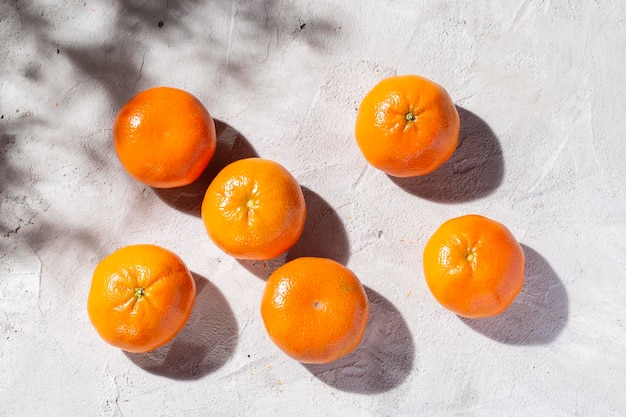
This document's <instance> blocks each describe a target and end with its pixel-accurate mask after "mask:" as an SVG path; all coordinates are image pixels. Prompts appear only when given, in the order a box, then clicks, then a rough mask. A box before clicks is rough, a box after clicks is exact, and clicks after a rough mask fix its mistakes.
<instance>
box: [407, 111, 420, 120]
mask: <svg viewBox="0 0 626 417" xmlns="http://www.w3.org/2000/svg"><path fill="white" fill-rule="evenodd" d="M404 118H405V119H406V121H407V122H413V121H415V119H417V117H415V115H414V114H413V112H412V111H410V112H408V113H407V114H406V115H404Z"/></svg>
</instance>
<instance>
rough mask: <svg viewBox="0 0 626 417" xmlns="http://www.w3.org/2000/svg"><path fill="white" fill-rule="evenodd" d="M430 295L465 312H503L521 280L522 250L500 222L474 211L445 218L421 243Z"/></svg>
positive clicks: (483, 314)
mask: <svg viewBox="0 0 626 417" xmlns="http://www.w3.org/2000/svg"><path fill="white" fill-rule="evenodd" d="M423 260H424V275H425V278H426V283H427V284H428V287H429V289H430V291H431V292H432V294H433V296H434V297H435V299H436V300H437V301H438V302H439V303H440V304H441V305H443V306H444V307H445V308H447V309H448V310H450V311H453V312H454V313H456V314H458V315H459V316H463V317H467V318H478V317H489V316H495V315H497V314H500V313H501V312H503V311H504V310H505V309H506V308H507V307H508V306H509V305H510V304H511V303H512V302H513V299H514V298H515V297H516V296H517V294H518V293H519V292H520V290H521V288H522V284H523V283H524V251H523V249H522V247H521V246H520V244H519V243H518V242H517V240H515V237H513V235H512V234H511V232H510V231H509V230H508V229H507V228H506V227H505V226H504V225H502V224H500V223H498V222H496V221H494V220H491V219H488V218H486V217H483V216H479V215H475V214H472V215H465V216H461V217H457V218H454V219H450V220H448V221H446V222H444V223H443V224H442V225H441V226H440V227H439V228H438V229H437V230H436V231H435V233H434V234H433V235H432V236H431V237H430V239H429V240H428V242H427V243H426V246H425V247H424V259H423Z"/></svg>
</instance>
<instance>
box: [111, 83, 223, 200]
mask: <svg viewBox="0 0 626 417" xmlns="http://www.w3.org/2000/svg"><path fill="white" fill-rule="evenodd" d="M113 141H114V144H115V151H116V152H117V156H118V158H119V160H120V162H121V163H122V166H123V167H124V168H125V169H126V171H127V172H128V173H129V174H130V175H131V176H132V177H133V178H135V179H136V180H137V181H140V182H142V183H144V184H147V185H150V186H152V187H155V188H173V187H180V186H183V185H188V184H191V183H192V182H194V181H195V180H196V179H197V178H198V177H199V176H200V174H202V171H204V169H205V168H206V166H207V165H208V163H209V161H210V160H211V158H212V157H213V154H214V153H215V148H216V146H217V140H216V136H215V124H214V122H213V118H212V117H211V115H210V114H209V112H208V111H207V109H206V108H205V107H204V106H203V105H202V103H201V102H200V101H199V100H198V99H197V98H196V97H194V96H193V95H191V94H190V93H188V92H186V91H183V90H179V89H176V88H171V87H155V88H150V89H148V90H145V91H142V92H140V93H139V94H137V95H136V96H135V97H133V98H131V99H130V100H129V101H128V103H126V104H125V105H124V106H123V107H122V109H121V110H120V111H119V113H118V115H117V117H116V118H115V122H114V123H113Z"/></svg>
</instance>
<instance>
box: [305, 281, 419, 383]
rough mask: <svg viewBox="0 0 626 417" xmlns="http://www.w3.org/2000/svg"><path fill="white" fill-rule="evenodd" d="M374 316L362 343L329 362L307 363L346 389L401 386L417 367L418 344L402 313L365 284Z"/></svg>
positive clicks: (315, 372)
mask: <svg viewBox="0 0 626 417" xmlns="http://www.w3.org/2000/svg"><path fill="white" fill-rule="evenodd" d="M365 292H366V293H367V297H368V299H369V302H370V319H369V322H368V324H367V330H366V331H365V336H364V337H363V340H362V341H361V344H360V345H359V346H358V347H357V348H356V349H355V350H354V351H353V352H352V353H350V354H348V355H346V356H344V357H343V358H340V359H338V360H336V361H334V362H331V363H330V364H326V365H304V366H305V367H306V368H307V369H308V370H309V371H310V372H311V373H312V374H313V375H315V376H316V377H317V378H318V379H319V380H321V381H322V382H324V383H325V384H327V385H329V386H332V387H334V388H337V389H340V390H342V391H349V392H355V393H361V394H375V393H381V392H386V391H389V390H391V389H393V388H395V387H397V386H398V385H400V384H401V383H402V382H403V381H404V380H405V379H406V378H407V376H408V375H409V373H410V372H411V371H412V369H413V362H414V356H415V352H414V351H415V346H414V345H413V338H412V336H411V332H410V330H409V328H408V326H407V324H406V322H405V321H404V318H403V317H402V314H400V312H399V311H398V310H397V309H396V308H395V307H394V306H393V304H391V302H390V301H389V300H387V299H386V298H385V297H383V296H382V295H380V294H378V293H377V292H376V291H374V290H372V289H370V288H367V287H365Z"/></svg>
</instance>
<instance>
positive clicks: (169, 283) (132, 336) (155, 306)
mask: <svg viewBox="0 0 626 417" xmlns="http://www.w3.org/2000/svg"><path fill="white" fill-rule="evenodd" d="M195 298H196V284H195V281H194V280H193V277H192V275H191V273H190V272H189V270H188V269H187V267H186V266H185V264H184V263H183V261H182V260H181V259H180V258H179V257H178V256H177V255H176V254H174V253H173V252H171V251H169V250H167V249H164V248H161V247H159V246H155V245H133V246H126V247H123V248H121V249H118V250H116V251H115V252H113V253H111V254H110V255H108V256H107V257H105V258H104V259H102V260H101V261H100V262H99V263H98V265H97V266H96V269H95V271H94V273H93V278H92V281H91V288H90V289H89V296H88V299H87V311H88V313H89V319H90V320H91V323H92V324H93V326H94V327H95V329H96V331H97V332H98V334H99V335H100V336H101V337H102V338H103V339H104V340H105V341H106V342H108V343H110V344H111V345H113V346H116V347H118V348H121V349H123V350H125V351H128V352H147V351H150V350H153V349H156V348H158V347H160V346H162V345H164V344H166V343H167V342H169V341H170V340H171V339H173V338H174V336H176V334H177V333H178V332H179V331H180V330H181V329H182V328H183V326H184V325H185V324H186V323H187V320H188V319H189V316H190V314H191V310H192V309H193V305H194V302H195Z"/></svg>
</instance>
